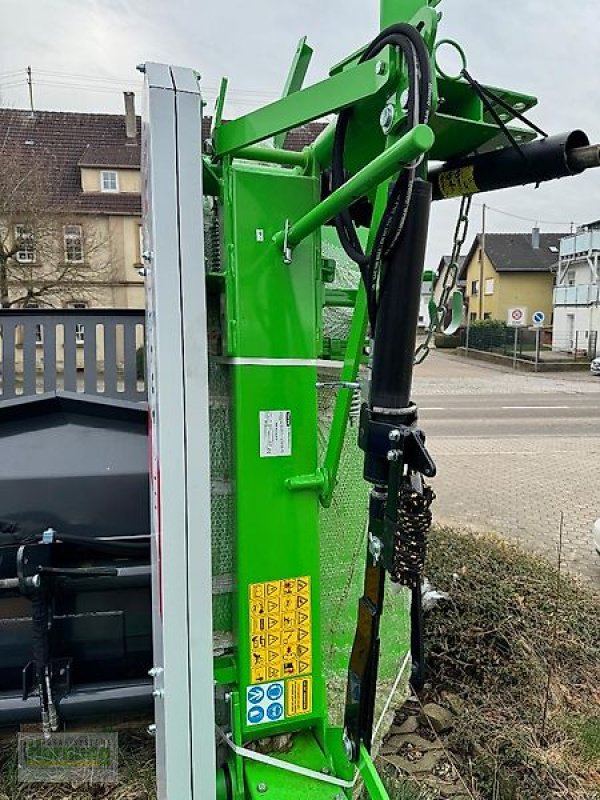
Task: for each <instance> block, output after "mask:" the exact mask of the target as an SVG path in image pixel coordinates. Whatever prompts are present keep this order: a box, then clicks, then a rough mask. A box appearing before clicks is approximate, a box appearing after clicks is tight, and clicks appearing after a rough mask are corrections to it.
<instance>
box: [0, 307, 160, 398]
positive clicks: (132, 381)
mask: <svg viewBox="0 0 600 800" xmlns="http://www.w3.org/2000/svg"><path fill="white" fill-rule="evenodd" d="M144 335H145V324H144V312H143V311H141V310H140V311H135V310H123V309H108V310H104V309H95V308H94V309H80V308H77V309H56V310H54V309H47V310H40V309H19V310H14V311H13V310H12V309H11V310H7V309H3V310H0V400H9V399H12V398H14V397H19V396H30V395H36V394H42V393H46V392H54V391H65V392H81V393H85V394H87V395H97V396H100V397H108V398H120V399H124V400H134V401H142V400H145V399H146V386H145V381H144V376H143V374H140V373H143V368H142V369H141V370H140V369H138V365H139V363H140V360H139V359H138V357H137V354H138V350H139V349H140V348H141V347H143V345H144ZM141 363H142V364H143V360H142V361H141Z"/></svg>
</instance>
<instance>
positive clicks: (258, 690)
mask: <svg viewBox="0 0 600 800" xmlns="http://www.w3.org/2000/svg"><path fill="white" fill-rule="evenodd" d="M264 697H265V690H264V689H263V688H262V686H251V687H250V688H249V689H248V702H249V703H252V705H253V706H255V705H258V703H262V701H263V700H264ZM272 699H277V698H272Z"/></svg>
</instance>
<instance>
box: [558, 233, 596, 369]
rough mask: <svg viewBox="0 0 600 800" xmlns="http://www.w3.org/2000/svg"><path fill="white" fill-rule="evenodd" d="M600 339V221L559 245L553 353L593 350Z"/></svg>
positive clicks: (592, 355) (591, 354)
mask: <svg viewBox="0 0 600 800" xmlns="http://www.w3.org/2000/svg"><path fill="white" fill-rule="evenodd" d="M598 338H600V221H598V222H594V223H591V224H590V225H586V226H584V227H582V228H580V229H579V230H578V231H577V233H575V234H573V235H572V236H567V237H565V238H563V239H562V240H561V242H560V260H559V265H558V269H557V272H556V287H555V289H554V328H553V333H552V347H553V349H554V350H563V351H570V352H574V351H577V352H580V351H586V352H587V351H590V356H591V357H594V356H595V355H596V352H597V348H598Z"/></svg>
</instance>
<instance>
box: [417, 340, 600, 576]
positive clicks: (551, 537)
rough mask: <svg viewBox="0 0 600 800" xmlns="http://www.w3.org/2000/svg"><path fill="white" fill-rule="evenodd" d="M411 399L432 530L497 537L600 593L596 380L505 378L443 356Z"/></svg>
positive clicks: (599, 393) (424, 373)
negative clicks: (433, 473) (430, 475)
mask: <svg viewBox="0 0 600 800" xmlns="http://www.w3.org/2000/svg"><path fill="white" fill-rule="evenodd" d="M414 396H415V400H416V402H417V403H418V405H419V408H420V424H421V426H422V427H423V429H424V430H425V432H426V433H427V436H428V444H429V448H430V451H431V454H432V455H433V457H434V459H435V461H436V463H437V466H438V476H437V477H436V478H435V479H434V481H432V484H433V487H434V489H435V492H436V494H437V501H436V504H435V516H436V518H437V520H438V521H440V522H446V523H448V524H452V525H461V526H465V525H466V526H469V527H473V528H475V529H479V530H486V531H490V530H491V531H495V532H497V533H500V534H502V535H503V536H506V537H507V538H509V539H512V540H514V541H516V542H519V543H520V544H522V545H523V546H525V547H526V548H528V549H530V550H533V551H537V552H541V553H543V554H544V555H546V556H547V557H549V558H551V559H552V560H556V559H557V550H558V539H559V529H560V519H561V513H562V514H563V515H564V524H563V562H564V565H565V568H566V569H569V570H570V571H572V572H574V573H577V574H579V575H581V576H582V577H583V578H584V579H585V580H586V581H587V582H588V583H590V584H591V585H593V586H594V587H595V588H597V589H599V590H600V557H598V556H596V554H595V552H594V551H593V547H592V536H591V531H592V525H593V523H594V521H595V520H596V519H597V518H598V517H600V379H597V378H592V377H591V376H589V375H588V374H585V373H576V374H565V373H557V374H548V373H545V374H543V375H531V374H521V373H513V372H508V371H506V370H505V369H503V368H499V367H497V366H496V365H489V366H488V365H481V363H479V362H478V363H474V362H471V361H466V360H464V359H462V358H459V357H457V356H453V355H446V354H444V353H441V352H437V353H433V354H432V355H431V356H430V358H429V359H428V361H427V362H426V363H425V364H424V365H423V366H422V367H419V368H417V371H416V373H415V382H414Z"/></svg>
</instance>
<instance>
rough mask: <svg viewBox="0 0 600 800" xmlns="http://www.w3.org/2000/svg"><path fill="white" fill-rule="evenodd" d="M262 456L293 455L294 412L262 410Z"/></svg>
mask: <svg viewBox="0 0 600 800" xmlns="http://www.w3.org/2000/svg"><path fill="white" fill-rule="evenodd" d="M259 416H260V457H261V458H273V457H276V456H291V455H292V412H291V411H261V412H260V415H259Z"/></svg>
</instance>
